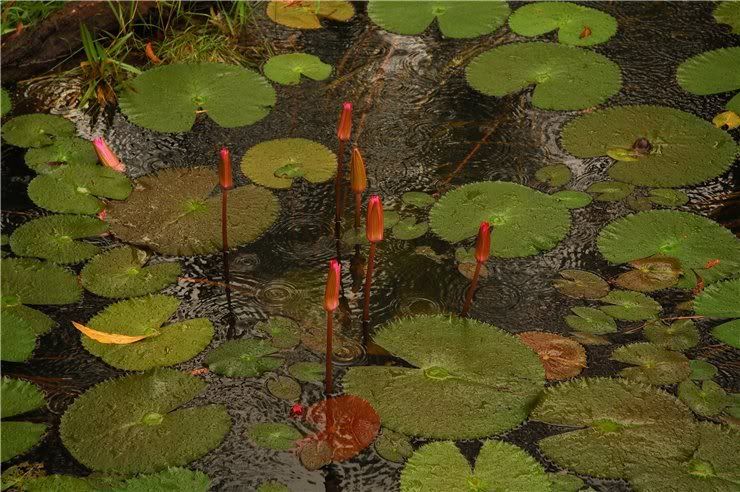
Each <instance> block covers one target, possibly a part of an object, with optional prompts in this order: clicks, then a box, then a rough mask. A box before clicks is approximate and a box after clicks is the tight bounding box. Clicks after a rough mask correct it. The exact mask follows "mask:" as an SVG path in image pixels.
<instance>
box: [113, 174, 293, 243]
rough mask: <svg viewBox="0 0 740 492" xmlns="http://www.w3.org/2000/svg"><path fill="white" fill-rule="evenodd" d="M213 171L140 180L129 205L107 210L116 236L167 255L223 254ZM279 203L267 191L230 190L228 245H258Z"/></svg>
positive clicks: (244, 187)
mask: <svg viewBox="0 0 740 492" xmlns="http://www.w3.org/2000/svg"><path fill="white" fill-rule="evenodd" d="M217 180H218V178H217V176H216V174H215V172H214V171H212V170H210V169H207V168H203V167H194V168H180V169H165V170H164V171H160V172H158V173H157V174H154V175H150V176H144V177H143V178H139V179H138V180H137V181H136V189H135V190H134V192H133V193H131V196H130V197H129V198H128V200H126V201H125V202H115V203H111V204H109V206H108V209H107V210H108V220H109V222H110V224H111V232H113V234H114V235H116V236H117V237H118V238H119V239H121V240H123V241H126V242H129V243H133V244H137V245H142V246H147V247H150V248H152V249H154V250H155V251H157V252H160V253H163V254H168V255H194V254H207V253H214V252H216V251H220V250H221V248H222V244H221V199H220V197H219V196H215V197H212V196H210V194H211V192H212V191H213V190H214V189H215V187H216V184H217ZM278 208H279V203H278V200H277V198H276V197H275V196H274V195H273V194H272V193H271V192H270V191H269V190H265V189H264V188H259V187H257V186H251V185H248V186H241V187H238V188H234V189H233V190H230V191H229V215H228V237H229V245H230V246H231V247H235V246H237V245H241V244H246V243H250V242H252V241H256V240H257V239H258V238H259V237H260V236H261V235H262V234H263V233H264V232H265V231H266V230H267V229H268V228H269V227H270V226H271V225H272V223H273V222H274V221H275V219H276V218H277V215H278Z"/></svg>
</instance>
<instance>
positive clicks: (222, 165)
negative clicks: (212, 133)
mask: <svg viewBox="0 0 740 492" xmlns="http://www.w3.org/2000/svg"><path fill="white" fill-rule="evenodd" d="M220 155H221V160H220V161H219V163H218V183H219V184H220V185H221V189H222V190H230V189H231V188H233V187H234V181H233V179H232V178H231V153H230V152H229V149H227V148H226V147H221V152H220Z"/></svg>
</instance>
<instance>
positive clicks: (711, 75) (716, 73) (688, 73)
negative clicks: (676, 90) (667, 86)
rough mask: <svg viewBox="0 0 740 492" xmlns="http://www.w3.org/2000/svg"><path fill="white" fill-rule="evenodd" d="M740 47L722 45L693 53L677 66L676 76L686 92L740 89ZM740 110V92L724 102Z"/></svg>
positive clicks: (730, 107)
mask: <svg viewBox="0 0 740 492" xmlns="http://www.w3.org/2000/svg"><path fill="white" fill-rule="evenodd" d="M739 74H740V47H731V48H719V49H716V50H711V51H706V52H704V53H699V54H698V55H696V56H692V57H691V58H689V59H688V60H686V61H684V62H683V63H681V64H680V65H679V66H678V70H677V72H676V80H677V81H678V85H680V86H681V87H682V88H683V89H684V90H685V91H686V92H690V93H692V94H699V95H702V96H706V95H710V94H721V93H724V92H732V91H736V90H740V75H739ZM725 108H727V109H728V110H730V111H733V112H734V113H740V94H736V95H735V96H734V97H733V98H732V99H730V100H729V102H728V103H727V104H726V105H725Z"/></svg>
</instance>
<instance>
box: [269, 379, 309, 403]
mask: <svg viewBox="0 0 740 492" xmlns="http://www.w3.org/2000/svg"><path fill="white" fill-rule="evenodd" d="M267 390H268V391H269V392H270V394H271V395H272V396H274V397H276V398H280V399H281V400H288V401H296V400H298V399H300V397H301V385H300V384H298V382H297V381H296V380H295V379H293V378H288V377H285V376H278V377H277V378H275V379H270V380H269V381H267Z"/></svg>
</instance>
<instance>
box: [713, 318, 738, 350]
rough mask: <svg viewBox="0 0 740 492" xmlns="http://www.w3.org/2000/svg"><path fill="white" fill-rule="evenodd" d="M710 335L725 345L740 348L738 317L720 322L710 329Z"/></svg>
mask: <svg viewBox="0 0 740 492" xmlns="http://www.w3.org/2000/svg"><path fill="white" fill-rule="evenodd" d="M712 336H713V337H714V338H716V339H717V340H719V341H721V342H725V343H726V344H727V345H730V346H732V347H735V348H736V349H740V319H736V320H732V321H728V322H727V323H722V324H721V325H719V326H716V327H714V328H713V329H712Z"/></svg>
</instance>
